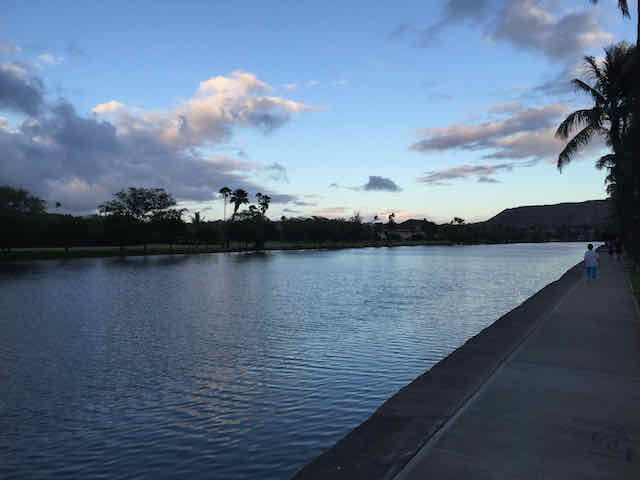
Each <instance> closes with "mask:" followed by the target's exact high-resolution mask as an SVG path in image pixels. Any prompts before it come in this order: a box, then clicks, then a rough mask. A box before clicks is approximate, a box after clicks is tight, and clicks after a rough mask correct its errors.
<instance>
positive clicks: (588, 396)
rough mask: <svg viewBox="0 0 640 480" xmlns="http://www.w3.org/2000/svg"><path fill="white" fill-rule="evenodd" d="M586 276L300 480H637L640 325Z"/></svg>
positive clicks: (609, 285) (620, 295)
mask: <svg viewBox="0 0 640 480" xmlns="http://www.w3.org/2000/svg"><path fill="white" fill-rule="evenodd" d="M601 259H602V265H601V268H600V271H599V278H598V279H597V280H596V281H591V282H586V280H585V279H584V273H583V267H582V265H581V264H579V265H577V266H576V267H574V268H572V269H570V270H569V271H568V272H567V273H565V274H564V275H563V276H562V278H560V279H559V280H558V281H556V282H553V283H551V284H550V285H548V286H547V287H545V288H544V289H542V290H541V291H540V292H538V293H537V294H536V295H534V296H533V297H531V298H529V299H528V300H527V301H525V302H524V303H523V304H522V305H520V306H519V307H517V308H516V309H514V310H512V311H511V312H509V313H508V314H506V315H505V316H503V317H501V318H500V319H499V320H498V321H496V322H495V323H494V324H492V325H491V326H490V327H488V328H486V329H485V330H483V331H482V332H480V333H479V334H478V335H476V336H475V337H473V338H471V339H470V340H469V341H468V342H467V343H465V344H464V345H463V346H462V347H460V348H459V349H457V350H456V351H455V352H453V353H452V354H451V355H449V356H448V357H446V358H445V359H443V360H442V361H441V362H439V363H438V364H437V365H436V366H434V367H433V368H432V369H431V370H429V371H428V372H426V373H425V374H423V375H422V376H420V377H418V378H417V379H416V380H414V381H413V382H412V383H411V384H409V385H408V386H406V387H405V388H403V389H402V390H400V392H398V393H397V394H396V395H394V396H393V397H392V398H390V399H389V400H387V401H386V402H385V403H384V404H383V405H382V406H381V407H380V408H379V409H378V410H377V411H376V412H375V413H374V414H373V415H372V416H371V417H370V418H369V419H368V420H367V421H366V422H365V423H363V424H362V425H360V426H359V427H358V428H356V429H355V430H353V431H352V432H351V433H349V434H348V435H347V436H346V437H344V438H343V439H342V440H340V441H339V442H338V443H336V444H335V445H334V446H333V447H331V448H330V449H329V450H328V451H326V452H325V453H324V454H323V455H321V456H320V457H318V458H316V459H314V460H313V461H311V462H310V463H309V464H307V465H306V466H305V467H304V468H303V469H302V470H300V471H299V472H298V473H297V474H296V476H295V477H294V478H295V479H303V478H304V479H307V478H314V479H315V478H336V479H342V478H344V479H356V478H367V479H374V478H376V479H395V480H407V479H409V480H414V479H424V478H438V479H458V478H460V479H463V478H464V479H466V478H474V479H498V478H518V479H521V478H522V479H529V478H530V479H542V478H544V479H555V478H563V479H565V478H580V479H588V478H594V479H595V478H598V479H601V478H640V317H639V316H638V311H637V304H636V303H635V300H634V298H633V296H632V295H631V293H630V290H629V285H628V279H627V277H626V275H625V273H624V271H623V266H622V262H617V261H615V260H613V259H611V258H609V257H608V256H607V255H606V254H601Z"/></svg>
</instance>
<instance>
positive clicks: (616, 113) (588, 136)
mask: <svg viewBox="0 0 640 480" xmlns="http://www.w3.org/2000/svg"><path fill="white" fill-rule="evenodd" d="M633 51H634V48H633V47H630V46H629V45H628V44H627V43H625V42H622V43H619V44H617V45H613V46H611V47H608V48H606V49H605V57H604V60H603V61H602V62H601V64H599V62H598V61H597V60H596V58H595V57H591V56H588V57H585V61H586V67H587V73H588V75H589V77H591V78H593V79H594V80H595V83H594V85H593V86H591V85H589V84H588V83H586V82H584V81H582V80H580V79H578V78H575V79H573V81H572V83H573V84H574V86H575V87H576V88H577V89H578V90H579V91H582V92H584V93H586V94H588V95H590V96H591V98H592V100H593V103H594V105H593V107H592V108H588V109H581V110H577V111H575V112H573V113H571V114H570V115H569V116H568V117H567V118H566V119H565V120H564V121H563V122H562V123H561V124H560V126H559V127H558V130H557V131H556V136H557V137H559V138H562V139H567V138H569V136H570V135H571V133H572V132H573V131H575V130H577V129H579V128H580V127H582V128H581V129H580V131H579V132H578V133H577V134H575V135H574V136H573V138H572V139H571V140H570V141H569V142H568V143H567V145H566V146H565V147H564V149H563V150H562V152H560V155H559V156H558V162H557V166H558V169H559V170H562V168H563V167H564V166H565V165H566V164H567V163H569V162H570V161H571V160H572V159H573V157H574V156H575V155H576V154H577V153H578V151H579V150H580V148H582V147H583V146H585V145H587V144H588V143H589V142H590V141H591V140H592V139H593V138H594V137H596V136H599V135H603V136H604V137H605V139H606V141H607V144H608V145H609V146H610V147H612V149H613V151H614V153H615V154H618V153H620V152H621V148H622V147H621V142H622V138H623V136H624V135H625V134H626V133H627V129H628V127H629V126H630V125H629V124H630V114H631V109H630V108H629V101H630V99H629V95H628V92H629V89H628V82H627V81H625V80H624V78H623V77H624V75H623V69H624V65H625V62H626V61H627V60H628V59H629V58H630V57H631V56H632V55H633ZM610 160H611V159H610Z"/></svg>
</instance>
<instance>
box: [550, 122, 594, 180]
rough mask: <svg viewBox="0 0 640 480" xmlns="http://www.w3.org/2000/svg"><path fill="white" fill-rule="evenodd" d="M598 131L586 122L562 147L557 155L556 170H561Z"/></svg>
mask: <svg viewBox="0 0 640 480" xmlns="http://www.w3.org/2000/svg"><path fill="white" fill-rule="evenodd" d="M598 133H600V129H599V128H597V127H595V126H594V125H592V124H588V125H587V126H586V127H584V128H583V129H582V130H580V131H579V132H578V133H577V134H576V135H575V136H574V137H573V138H572V139H571V140H569V143H567V145H566V146H565V147H564V149H563V150H562V152H560V155H558V162H557V166H558V170H560V171H562V169H563V167H564V166H565V165H566V164H567V163H569V162H571V160H573V157H575V156H576V154H577V153H578V151H579V150H580V149H581V148H582V147H584V146H585V145H587V144H588V143H589V142H590V141H591V139H592V138H593V137H594V136H595V135H597V134H598Z"/></svg>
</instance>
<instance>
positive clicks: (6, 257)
mask: <svg viewBox="0 0 640 480" xmlns="http://www.w3.org/2000/svg"><path fill="white" fill-rule="evenodd" d="M418 245H452V243H451V242H445V241H437V242H436V241H406V242H382V241H381V242H327V243H287V242H268V243H267V244H266V245H265V246H264V248H263V249H262V250H263V251H272V250H318V249H320V250H341V249H346V248H371V247H401V246H418ZM254 251H256V250H255V249H254V248H245V247H241V246H239V245H231V248H224V247H222V246H220V245H157V244H155V245H148V246H147V248H146V249H145V248H144V247H143V246H142V245H131V246H125V247H71V248H68V249H65V248H62V247H42V248H17V249H12V250H11V251H10V252H6V251H5V252H3V253H2V254H0V262H3V261H5V262H8V261H20V260H47V259H59V258H100V257H128V256H144V255H195V254H203V253H222V252H254Z"/></svg>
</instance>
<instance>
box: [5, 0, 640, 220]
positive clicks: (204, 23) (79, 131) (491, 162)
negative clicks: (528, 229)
mask: <svg viewBox="0 0 640 480" xmlns="http://www.w3.org/2000/svg"><path fill="white" fill-rule="evenodd" d="M616 3H617V2H614V1H613V0H602V1H601V2H599V5H598V6H597V7H594V6H593V5H592V4H591V3H590V2H588V1H587V0H556V1H553V2H550V1H544V0H442V1H434V2H424V1H420V2H418V1H415V2H413V1H404V2H393V3H391V2H380V3H377V4H372V2H359V1H358V2H356V1H350V2H300V1H296V2H293V1H292V2H284V1H282V2H236V3H234V4H231V3H230V2H204V1H203V2H189V1H186V2H158V1H155V2H144V1H137V2H118V1H112V2H107V3H104V2H102V3H98V2H10V1H9V2H4V5H5V7H4V14H3V16H2V18H0V65H1V66H2V69H1V70H0V75H2V76H1V77H0V80H2V81H1V82H0V147H1V148H2V150H3V151H4V152H5V154H4V156H3V157H0V183H3V184H4V183H9V184H11V185H16V186H22V187H25V188H28V189H29V190H30V191H32V192H34V193H37V194H39V195H41V196H42V197H43V198H46V199H47V200H48V201H49V202H50V204H54V202H55V201H60V202H61V203H62V205H63V207H62V209H63V210H64V211H66V212H70V213H87V212H90V211H91V210H92V209H93V208H94V207H95V205H97V204H98V203H100V202H101V201H104V200H107V199H108V198H110V196H111V195H112V194H113V193H115V192H116V191H118V190H120V189H122V188H126V187H129V186H148V187H151V186H161V187H165V188H166V189H167V190H168V191H170V192H172V193H173V194H174V195H175V196H176V197H177V198H178V199H179V200H180V202H181V204H183V205H185V206H187V207H188V208H190V209H191V210H200V211H201V212H202V213H203V214H204V216H205V218H206V219H216V218H220V217H222V201H221V200H220V199H219V198H218V197H217V196H216V192H217V191H218V190H219V189H220V188H221V187H223V186H228V187H230V188H238V187H241V188H245V189H247V190H249V191H250V192H251V193H252V194H253V193H255V192H257V191H261V192H267V193H269V194H270V195H271V196H272V197H273V199H274V201H273V203H272V205H271V208H270V209H269V212H268V213H269V216H271V217H272V218H279V217H280V216H281V215H286V216H308V215H325V216H330V217H349V216H351V215H352V214H353V213H354V212H356V211H357V212H360V214H361V215H362V216H363V217H364V218H365V219H366V220H370V219H371V218H372V216H373V215H379V216H381V217H384V216H386V215H388V214H389V213H390V212H395V213H396V216H397V217H399V218H401V219H404V218H425V217H426V218H429V219H432V220H435V221H438V222H442V221H448V220H449V219H451V218H452V217H453V216H454V215H455V216H459V217H463V218H466V219H467V220H469V221H476V220H484V219H486V218H489V217H490V216H492V215H494V214H496V213H498V212H499V211H500V210H502V209H504V208H509V207H514V206H519V205H530V204H549V203H558V202H563V201H582V200H589V199H595V198H604V196H605V194H604V184H603V180H604V176H605V173H604V172H601V171H597V170H596V169H595V168H594V166H593V165H594V160H595V159H596V158H597V156H598V154H599V153H600V152H601V150H602V148H603V147H602V146H601V145H600V146H598V145H597V144H596V145H594V146H593V147H591V148H589V149H587V150H585V152H584V154H583V155H581V156H580V157H579V158H578V159H576V161H574V162H573V163H572V164H570V165H569V166H568V167H567V168H566V169H565V170H564V171H563V173H562V174H559V173H558V171H557V169H556V167H555V158H556V156H557V153H558V152H559V149H560V148H561V147H562V145H561V143H560V142H558V141H557V140H555V139H554V138H553V134H552V133H553V129H554V127H555V126H557V124H558V123H559V121H560V120H561V119H562V116H563V115H566V113H567V112H569V111H570V110H571V109H572V108H576V107H578V106H581V105H587V104H588V99H586V98H581V97H578V96H576V94H574V93H573V92H572V91H571V89H570V87H569V86H568V80H569V79H570V78H572V77H574V76H576V75H579V73H580V72H579V70H578V68H579V66H580V64H581V58H582V57H583V56H584V55H585V54H592V55H600V54H601V53H602V48H603V47H605V46H607V45H609V44H611V43H614V42H617V41H620V40H624V39H626V40H633V39H634V32H635V23H634V22H635V19H636V12H635V11H633V10H632V12H631V13H632V19H633V20H632V21H629V20H625V19H623V18H622V17H621V16H620V14H619V12H618V11H617V8H616Z"/></svg>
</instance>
